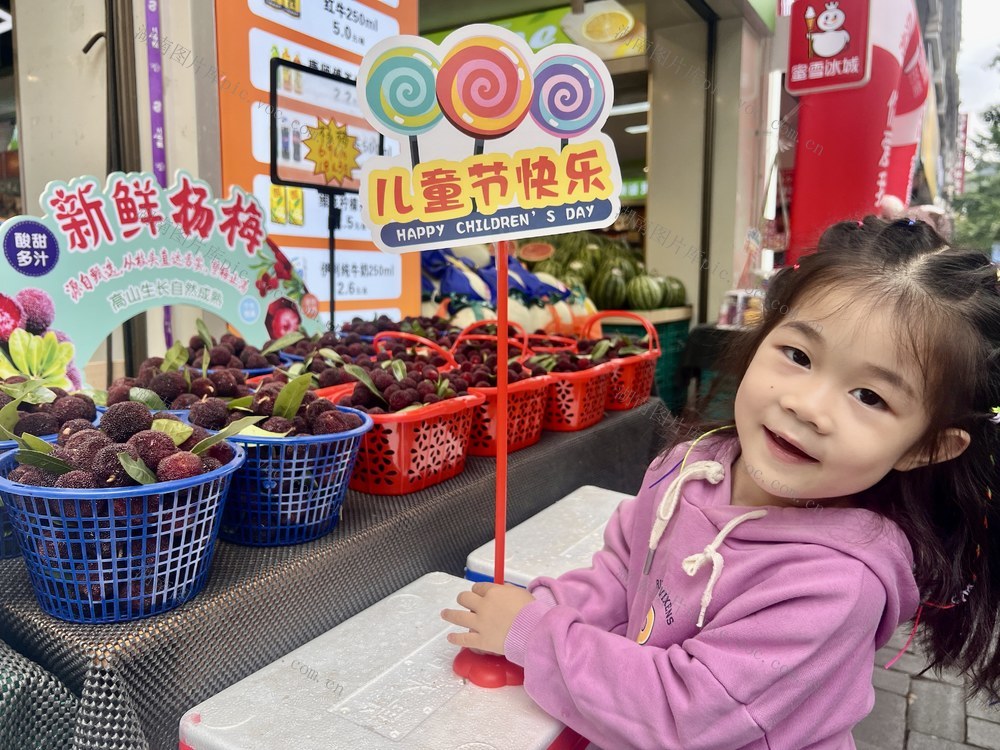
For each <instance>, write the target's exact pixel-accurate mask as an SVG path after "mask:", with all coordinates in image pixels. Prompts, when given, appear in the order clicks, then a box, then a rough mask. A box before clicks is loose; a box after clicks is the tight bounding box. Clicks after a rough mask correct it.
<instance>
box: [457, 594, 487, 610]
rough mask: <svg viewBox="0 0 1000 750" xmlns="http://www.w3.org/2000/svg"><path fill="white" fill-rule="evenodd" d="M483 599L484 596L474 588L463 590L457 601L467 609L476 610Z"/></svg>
mask: <svg viewBox="0 0 1000 750" xmlns="http://www.w3.org/2000/svg"><path fill="white" fill-rule="evenodd" d="M481 599H482V596H481V595H480V594H477V593H476V592H475V590H473V591H463V592H462V593H461V594H459V595H458V598H457V599H456V600H455V601H457V602H458V603H459V604H461V605H462V606H463V607H465V608H466V609H468V610H470V611H472V612H475V611H477V610H478V609H479V601H480V600H481Z"/></svg>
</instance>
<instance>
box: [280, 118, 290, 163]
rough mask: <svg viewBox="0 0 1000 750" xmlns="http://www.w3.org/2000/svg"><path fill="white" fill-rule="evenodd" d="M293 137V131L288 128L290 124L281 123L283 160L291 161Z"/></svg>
mask: <svg viewBox="0 0 1000 750" xmlns="http://www.w3.org/2000/svg"><path fill="white" fill-rule="evenodd" d="M291 137H292V129H291V128H290V127H288V122H287V121H286V122H282V123H281V158H282V159H286V160H287V159H291V158H292V157H291V150H290V146H291Z"/></svg>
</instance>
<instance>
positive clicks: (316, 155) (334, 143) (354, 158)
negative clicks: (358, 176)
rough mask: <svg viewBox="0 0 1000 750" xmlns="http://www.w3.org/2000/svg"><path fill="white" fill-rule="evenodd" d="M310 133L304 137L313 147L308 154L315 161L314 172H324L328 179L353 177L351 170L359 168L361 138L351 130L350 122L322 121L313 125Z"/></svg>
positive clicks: (331, 180)
mask: <svg viewBox="0 0 1000 750" xmlns="http://www.w3.org/2000/svg"><path fill="white" fill-rule="evenodd" d="M306 127H308V128H309V137H308V138H306V140H305V141H304V143H305V145H306V147H307V148H308V149H309V151H308V152H307V153H306V154H305V158H306V159H308V160H309V161H311V162H312V163H313V174H321V175H323V177H324V179H325V180H326V181H327V182H337V183H343V182H345V181H346V180H349V179H351V172H352V171H353V170H355V169H357V168H358V156H359V155H360V153H361V152H360V151H359V150H358V146H357V143H356V141H357V138H355V137H354V136H353V135H348V134H347V126H346V125H338V124H337V123H336V121H335V120H330V121H329V122H324V121H323V119H322V118H320V121H319V127H315V128H313V127H309V126H306Z"/></svg>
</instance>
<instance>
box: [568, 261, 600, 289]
mask: <svg viewBox="0 0 1000 750" xmlns="http://www.w3.org/2000/svg"><path fill="white" fill-rule="evenodd" d="M595 273H597V264H596V263H595V262H594V261H593V260H591V259H590V258H589V257H588V256H586V255H581V256H580V257H579V258H577V259H576V260H571V261H570V262H569V263H567V264H566V274H567V275H573V276H578V277H580V278H581V279H583V281H584V283H585V284H586V283H587V282H588V281H590V280H591V279H593V278H594V274H595Z"/></svg>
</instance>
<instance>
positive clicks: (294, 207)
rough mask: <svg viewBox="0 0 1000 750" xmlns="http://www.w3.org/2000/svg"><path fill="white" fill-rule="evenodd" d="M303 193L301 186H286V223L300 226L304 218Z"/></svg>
mask: <svg viewBox="0 0 1000 750" xmlns="http://www.w3.org/2000/svg"><path fill="white" fill-rule="evenodd" d="M305 214H306V208H305V195H304V194H303V192H302V188H297V187H289V188H288V223H289V224H294V225H295V226H299V227H301V226H302V225H303V224H305V220H306V215H305Z"/></svg>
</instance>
